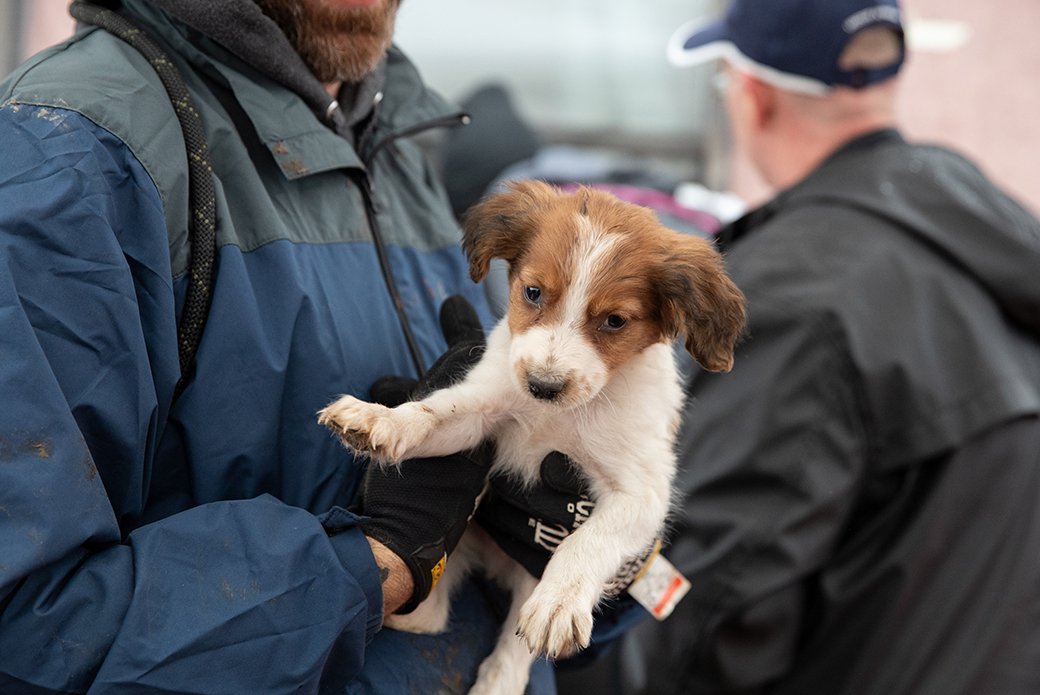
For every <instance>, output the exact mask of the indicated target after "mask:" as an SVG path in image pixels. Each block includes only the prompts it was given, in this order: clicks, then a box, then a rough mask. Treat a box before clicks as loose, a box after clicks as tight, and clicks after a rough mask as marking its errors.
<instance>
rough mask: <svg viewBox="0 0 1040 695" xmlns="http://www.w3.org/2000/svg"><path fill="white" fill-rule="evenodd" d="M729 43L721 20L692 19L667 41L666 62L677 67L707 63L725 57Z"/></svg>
mask: <svg viewBox="0 0 1040 695" xmlns="http://www.w3.org/2000/svg"><path fill="white" fill-rule="evenodd" d="M729 41H730V40H729V36H728V35H727V33H726V25H725V23H724V22H723V21H722V20H711V19H708V20H705V19H703V18H702V19H694V20H691V21H689V22H687V23H686V24H683V25H682V26H681V27H679V28H678V29H676V30H675V33H673V34H672V38H671V39H670V40H669V41H668V61H669V62H670V63H671V64H672V65H676V66H678V67H688V66H690V65H701V64H702V63H708V62H711V61H712V60H717V59H719V58H722V57H724V56H725V54H726V50H727V49H726V46H727V45H728V44H729Z"/></svg>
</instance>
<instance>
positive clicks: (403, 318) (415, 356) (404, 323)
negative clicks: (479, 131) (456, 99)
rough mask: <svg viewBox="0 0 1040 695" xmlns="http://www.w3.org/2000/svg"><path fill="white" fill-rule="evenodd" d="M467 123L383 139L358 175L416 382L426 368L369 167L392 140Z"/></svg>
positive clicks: (461, 118) (460, 120) (446, 122)
mask: <svg viewBox="0 0 1040 695" xmlns="http://www.w3.org/2000/svg"><path fill="white" fill-rule="evenodd" d="M468 123H469V115H467V114H455V115H452V116H446V117H444V118H439V119H437V120H434V121H427V122H425V123H420V124H419V125H417V126H413V127H412V128H408V129H407V130H402V131H401V132H399V133H393V134H391V135H389V136H387V137H386V138H384V139H383V140H381V141H380V142H379V143H378V144H377V145H376V146H375V147H373V148H372V151H371V152H369V153H368V156H367V157H366V158H365V160H364V163H365V171H364V172H363V173H362V179H363V182H362V185H361V197H362V199H363V200H364V203H365V217H366V218H367V219H368V228H369V229H370V230H371V232H372V242H373V245H374V246H375V249H376V258H377V259H378V260H379V270H380V272H381V273H382V274H383V281H384V282H385V283H386V289H387V291H388V292H389V293H390V300H391V301H392V302H393V304H394V311H395V312H396V313H397V320H398V322H399V323H400V324H401V331H402V332H403V333H404V341H405V344H406V345H407V346H408V354H409V355H410V356H411V358H412V365H413V366H414V367H415V373H416V376H417V377H418V378H422V376H423V374H425V373H426V366H425V364H424V363H423V358H422V353H421V352H420V351H419V343H418V341H417V340H416V339H415V333H414V332H413V331H412V326H411V324H410V323H409V321H408V315H407V314H406V313H405V310H404V302H403V301H401V293H400V291H399V290H398V289H397V282H396V281H395V280H394V273H393V271H392V270H391V268H390V259H389V258H388V257H387V254H386V242H384V241H383V234H382V232H381V231H380V228H379V219H378V217H377V215H376V213H377V209H376V201H375V198H374V195H373V191H372V176H371V171H372V169H371V165H372V161H373V160H374V159H375V156H376V154H378V153H379V151H380V150H382V149H384V148H385V147H386V146H387V145H389V144H390V143H391V142H393V141H394V140H397V139H399V138H406V137H410V136H412V135H416V134H417V133H421V132H422V131H424V130H430V129H432V128H438V127H442V126H457V125H466V124H468Z"/></svg>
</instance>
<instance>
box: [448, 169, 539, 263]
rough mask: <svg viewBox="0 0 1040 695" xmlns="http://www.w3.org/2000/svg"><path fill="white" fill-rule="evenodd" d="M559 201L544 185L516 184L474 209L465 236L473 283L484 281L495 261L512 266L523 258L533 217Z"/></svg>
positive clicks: (516, 182)
mask: <svg viewBox="0 0 1040 695" xmlns="http://www.w3.org/2000/svg"><path fill="white" fill-rule="evenodd" d="M557 197H559V193H558V192H557V191H556V189H555V188H553V187H552V186H549V185H548V184H545V183H542V182H541V181H513V182H511V183H508V184H506V186H505V191H503V192H502V193H493V194H491V195H489V196H487V197H485V198H484V199H483V200H481V201H480V202H479V203H477V204H476V205H474V206H473V207H472V208H470V209H469V211H468V212H467V213H466V219H465V222H464V223H463V235H462V250H463V251H465V252H466V257H467V258H468V259H469V276H470V279H472V280H473V282H480V281H481V280H483V279H484V276H485V275H487V273H488V268H489V267H490V265H491V259H492V258H504V259H505V260H507V261H509V262H510V263H512V262H513V261H514V260H515V259H516V258H517V257H519V256H520V254H521V253H523V251H524V249H525V248H526V247H527V240H528V239H529V237H530V236H531V233H532V232H533V231H534V226H533V224H532V222H531V216H532V215H533V214H534V213H536V212H537V211H538V210H541V209H542V208H544V207H546V206H547V205H548V204H549V203H550V202H551V201H553V200H555V199H556V198H557Z"/></svg>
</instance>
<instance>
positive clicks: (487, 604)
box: [0, 0, 551, 694]
mask: <svg viewBox="0 0 1040 695" xmlns="http://www.w3.org/2000/svg"><path fill="white" fill-rule="evenodd" d="M124 12H125V13H126V14H128V15H130V16H132V17H133V18H134V19H136V20H137V21H138V22H140V23H143V24H145V25H147V26H148V27H149V28H150V30H151V31H153V32H155V33H156V34H158V35H159V36H161V37H162V39H163V40H164V41H165V42H166V43H167V44H168V45H169V46H170V47H171V48H172V49H173V55H174V60H175V62H176V64H177V67H178V68H180V70H181V72H182V73H183V75H184V77H185V81H186V83H187V84H188V87H189V89H190V91H191V92H192V94H193V97H194V98H195V101H196V104H197V107H198V111H199V114H200V117H201V119H202V122H203V124H204V127H205V131H206V137H207V139H208V141H209V145H210V150H211V156H212V164H213V174H214V182H215V185H216V191H217V237H218V246H219V250H218V261H217V263H218V267H217V276H216V284H215V289H214V294H213V302H212V309H211V312H210V315H209V322H208V325H207V327H206V330H205V333H204V335H203V337H202V341H201V345H200V347H199V349H198V353H197V356H196V359H197V373H196V376H195V378H194V380H193V381H192V382H191V383H190V385H189V386H188V387H187V389H186V390H185V392H184V393H183V395H182V396H181V397H180V398H179V400H177V401H176V403H174V404H173V406H172V407H171V401H172V394H173V389H174V385H175V383H176V381H177V379H178V377H179V374H180V372H179V366H178V354H177V321H178V318H179V315H180V311H181V309H182V306H183V302H184V295H185V287H186V282H187V280H186V274H185V273H186V268H187V265H188V258H189V253H190V250H189V248H188V243H187V216H188V209H189V206H188V200H187V178H186V177H187V165H186V155H185V148H184V143H183V140H182V137H181V133H180V129H179V126H178V124H177V121H176V118H175V116H174V112H173V110H172V107H171V105H170V101H169V98H168V97H167V95H166V93H165V92H164V91H163V89H162V87H161V84H160V83H159V81H158V78H157V77H156V75H155V73H154V72H153V70H152V68H151V67H149V65H148V64H147V63H146V62H145V61H144V59H143V58H142V57H141V56H140V55H139V54H137V53H136V52H135V51H134V50H133V49H132V48H130V47H129V46H127V45H126V44H124V43H123V42H121V41H120V40H118V39H116V38H114V37H112V36H110V35H108V34H107V33H105V32H104V31H99V30H94V29H85V30H81V31H80V32H78V33H77V34H76V35H75V37H73V38H72V39H70V40H69V41H67V42H65V43H64V44H62V45H60V46H57V47H55V48H53V49H50V50H47V51H45V52H43V53H41V54H40V55H38V56H36V57H34V58H33V59H31V60H30V61H29V62H28V63H27V64H25V65H24V66H22V67H21V68H19V69H18V71H16V72H15V73H14V74H13V75H12V76H10V77H9V78H8V79H7V80H6V81H5V82H3V83H2V85H0V143H2V146H0V692H3V693H5V694H7V693H66V692H70V693H82V692H87V691H88V690H89V692H91V693H136V692H176V693H214V694H216V693H225V694H228V693H230V694H234V693H250V694H266V693H281V692H286V693H288V692H292V693H312V692H344V689H346V690H347V691H349V692H359V691H361V690H366V691H367V690H380V691H385V692H404V691H410V689H413V688H414V689H418V690H419V691H424V692H430V691H433V690H434V687H433V685H431V683H436V684H437V686H438V687H439V686H440V684H441V683H442V682H450V683H456V684H459V687H463V688H464V687H465V684H466V683H468V682H469V681H470V680H471V679H472V677H473V673H474V670H475V666H476V664H477V663H479V660H480V659H481V658H482V656H483V655H484V654H485V653H487V651H489V650H490V648H491V646H492V644H493V641H494V638H495V635H496V631H497V625H496V622H495V619H494V618H493V615H494V612H495V608H496V607H495V605H494V601H493V600H492V599H490V598H487V597H486V596H485V594H483V593H480V592H478V591H476V590H475V589H474V588H473V587H472V586H471V587H469V588H467V589H466V590H465V593H464V595H463V600H462V601H461V606H462V607H461V608H460V610H459V614H458V615H457V616H456V620H455V622H454V623H453V626H454V627H453V631H452V633H451V634H449V635H448V636H446V637H439V638H428V637H418V636H413V635H404V634H401V633H393V632H391V631H384V632H379V633H378V634H377V631H378V630H379V627H380V623H381V609H382V594H381V589H380V585H379V580H378V577H377V572H376V568H375V565H374V562H373V560H372V557H371V553H370V551H369V549H368V545H367V542H366V541H365V539H364V537H363V536H362V534H361V533H360V531H358V530H357V529H356V528H352V529H351V530H350V531H348V532H346V533H342V534H341V535H337V536H335V537H333V538H331V539H330V538H328V537H327V535H326V532H325V527H328V526H348V527H351V526H352V525H353V523H354V521H355V517H354V516H353V515H351V514H350V513H348V512H346V511H344V509H343V508H344V507H346V506H347V505H348V504H349V503H350V501H351V500H352V498H353V496H354V492H355V489H356V487H357V484H358V478H359V469H358V467H356V466H354V465H353V462H352V461H351V460H350V458H349V456H348V454H347V452H346V451H345V450H344V449H343V448H342V447H341V446H340V445H339V444H338V443H337V441H336V440H335V439H334V438H332V437H331V436H329V433H328V432H327V431H325V430H324V429H323V428H322V427H320V426H319V425H318V424H317V422H316V418H315V413H316V411H318V410H319V409H320V408H322V407H323V406H324V405H326V404H327V403H329V402H330V401H331V400H332V399H334V398H335V397H336V396H337V395H339V394H343V393H351V394H355V395H358V396H360V397H365V396H366V395H367V392H368V388H369V385H370V384H371V383H372V381H373V380H374V379H376V378H377V377H379V376H381V375H383V374H390V373H394V374H410V373H412V371H413V367H412V362H411V360H410V359H409V355H408V351H407V349H406V345H405V342H404V339H403V335H402V331H401V327H400V325H399V323H398V320H397V317H396V314H395V307H394V305H393V303H392V302H391V300H390V297H389V295H388V292H387V288H386V285H385V283H384V279H383V277H382V275H381V273H380V266H379V263H378V261H377V257H376V251H375V249H374V246H373V242H372V228H373V223H375V224H376V225H377V226H378V228H379V229H381V230H382V232H383V235H384V240H385V242H386V244H387V253H388V258H389V265H390V267H391V269H392V272H393V274H394V276H395V277H396V279H397V284H398V286H399V288H400V293H401V299H402V303H403V306H404V311H405V312H406V313H407V316H408V318H409V320H410V323H411V325H412V327H413V330H414V332H415V335H416V340H417V342H418V344H419V347H420V349H421V352H422V354H423V356H424V358H425V360H426V361H427V364H429V363H430V362H432V361H433V360H434V359H435V358H436V356H437V355H439V354H440V353H441V351H442V350H443V349H444V347H445V346H444V344H443V339H442V337H441V335H440V330H439V328H438V326H437V322H436V316H437V310H438V308H439V305H440V303H441V302H442V300H443V299H444V298H445V297H447V296H448V295H451V294H454V293H462V294H464V295H466V296H467V297H468V298H469V299H470V300H471V301H472V302H473V303H474V304H475V305H476V306H477V307H478V309H479V311H480V312H481V314H482V317H483V318H484V319H485V320H486V321H487V322H490V321H491V320H492V319H491V316H490V314H489V312H488V310H487V308H486V305H485V304H484V301H483V297H482V295H481V293H480V290H479V288H478V287H477V286H475V285H473V284H472V283H470V282H469V281H468V279H467V278H466V271H467V267H466V263H465V260H464V258H463V256H462V254H461V252H460V248H459V246H458V229H457V226H456V223H455V221H454V219H453V217H452V214H451V210H450V208H449V206H448V205H447V203H446V202H445V199H444V195H443V192H442V190H441V187H440V185H439V183H438V182H437V179H436V177H435V176H434V174H433V172H432V171H431V170H430V167H429V166H428V164H427V163H426V160H425V159H424V157H423V156H422V154H421V151H420V150H419V148H418V147H417V146H416V145H415V144H413V143H411V142H409V141H408V140H407V139H405V138H404V137H402V136H403V135H405V134H408V133H411V132H415V131H417V130H422V129H424V128H426V127H430V126H433V125H437V124H444V123H449V122H452V121H455V120H458V118H459V114H458V113H457V112H456V111H455V110H453V109H452V108H451V107H450V106H448V105H447V104H445V103H444V102H443V101H441V100H440V99H439V98H438V97H437V96H436V95H434V94H432V93H430V92H428V91H427V90H426V89H425V88H424V87H423V86H422V84H421V82H420V80H419V78H418V75H417V73H416V72H415V70H414V68H412V66H411V65H410V64H409V63H408V61H407V60H406V59H405V58H404V57H403V56H402V55H401V54H400V53H399V52H397V51H396V50H393V51H391V54H390V56H389V63H388V66H387V78H386V89H385V98H384V99H383V101H382V102H381V104H380V106H379V109H378V111H377V112H376V123H375V127H374V130H373V131H372V137H371V138H370V139H369V140H368V141H367V146H366V147H365V148H362V151H361V152H356V151H355V150H354V149H353V147H352V146H351V145H350V143H349V142H348V141H347V140H345V139H344V138H341V137H339V136H337V135H335V134H334V133H333V132H332V131H331V130H330V129H329V128H328V127H326V125H325V124H323V123H322V122H320V120H319V119H318V118H317V117H316V116H315V115H314V113H313V112H312V111H311V109H310V108H308V107H307V105H306V104H305V103H304V102H303V101H302V100H301V99H300V97H298V96H297V95H296V94H295V93H294V92H292V91H290V90H288V89H286V88H284V87H282V86H280V85H279V84H277V83H275V82H274V81H272V80H270V79H268V78H266V77H264V76H263V75H262V74H259V73H258V72H257V71H255V70H253V69H251V68H250V66H249V65H247V64H245V63H244V62H243V61H241V60H238V59H237V58H236V57H235V56H233V55H231V54H230V53H228V52H227V51H226V50H224V49H223V48H221V47H220V46H219V45H217V44H216V43H214V42H212V41H210V40H209V39H207V38H206V37H205V36H203V35H201V34H199V33H198V32H196V31H194V30H193V29H191V28H189V27H188V26H186V25H184V24H182V23H180V22H177V21H175V20H172V19H171V18H170V17H168V16H167V15H165V14H163V13H162V12H160V11H159V10H157V9H155V8H154V7H152V6H151V5H148V4H146V3H143V2H140V1H135V0H127V2H125V3H124ZM362 186H370V187H371V192H372V193H371V195H372V199H373V201H374V204H373V206H372V207H373V209H372V210H371V211H370V213H368V214H366V210H365V205H364V204H363V200H362V189H361V187H362ZM366 645H368V646H367V648H366ZM543 676H544V673H543ZM535 682H536V683H538V682H540V683H541V684H542V686H543V687H546V686H548V683H547V681H546V680H545V678H544V677H543V678H542V679H541V680H539V679H538V678H537V677H536V679H535ZM348 683H349V685H348ZM549 687H551V686H549Z"/></svg>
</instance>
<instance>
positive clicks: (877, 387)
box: [628, 131, 1040, 695]
mask: <svg viewBox="0 0 1040 695" xmlns="http://www.w3.org/2000/svg"><path fill="white" fill-rule="evenodd" d="M720 241H721V244H722V246H723V248H724V249H725V250H726V251H727V252H728V266H729V270H730V272H731V274H732V277H733V279H734V280H735V281H736V282H737V284H738V285H739V286H740V287H741V289H742V290H743V291H744V292H745V293H746V295H747V298H748V302H749V307H750V314H749V316H750V318H749V322H750V336H749V338H748V339H747V340H746V341H745V342H744V343H743V344H742V345H741V346H740V348H739V349H738V354H737V359H736V366H735V367H734V369H733V371H732V372H730V373H728V374H708V373H704V372H701V373H698V374H696V375H695V376H694V379H693V381H692V384H691V402H690V404H689V407H688V412H687V417H686V422H685V429H684V431H683V434H682V443H681V445H682V454H683V461H684V462H683V470H682V473H681V475H680V485H681V487H682V493H683V498H682V504H681V506H680V508H679V513H678V514H677V519H676V524H675V528H674V531H675V536H674V541H673V545H672V549H671V551H670V553H669V556H670V558H671V559H672V561H673V562H674V563H675V564H676V565H677V566H678V567H679V568H680V569H681V570H682V571H683V572H684V573H685V574H686V575H687V576H688V577H689V578H690V580H691V582H692V584H693V588H692V590H691V593H690V595H688V596H687V598H686V599H684V600H683V602H682V603H681V604H680V605H679V606H678V608H677V610H676V613H675V614H674V615H673V617H672V618H671V619H670V620H669V621H667V622H665V623H663V624H660V625H647V626H645V627H644V628H643V629H642V631H641V632H640V633H639V634H636V635H633V636H632V637H631V638H630V642H629V644H628V649H629V654H630V655H632V654H635V655H636V656H637V657H638V658H637V659H636V660H635V661H636V662H637V663H638V662H639V661H640V660H642V661H643V669H642V670H640V669H639V668H636V669H635V671H636V672H635V673H631V674H630V675H631V676H632V678H633V679H634V680H635V681H636V682H637V683H639V682H640V681H642V684H643V686H644V689H645V692H652V693H656V694H661V693H676V692H682V693H700V692H725V691H739V692H759V691H761V692H771V693H812V694H813V695H822V694H825V693H877V694H879V695H881V694H883V695H899V694H902V693H914V694H924V693H935V694H940V693H941V694H942V695H955V694H958V693H999V694H1002V695H1008V694H1011V693H1036V692H1040V421H1038V419H1037V418H1038V414H1040V342H1038V336H1040V224H1038V222H1037V220H1036V219H1034V218H1033V217H1032V216H1031V215H1030V214H1028V213H1027V212H1026V211H1025V210H1023V209H1022V208H1021V207H1020V206H1019V205H1018V204H1016V203H1015V202H1013V201H1012V200H1010V199H1009V198H1008V197H1007V196H1005V195H1004V194H1003V193H1001V192H1000V191H999V190H997V189H996V188H995V187H994V186H993V185H992V184H990V183H989V182H988V181H987V180H986V179H985V177H984V176H983V175H982V174H981V173H980V172H979V171H978V170H977V169H976V168H975V167H974V166H973V165H972V164H971V163H969V162H968V161H966V160H965V159H963V158H962V157H960V156H958V155H956V154H953V153H951V152H950V151H948V150H945V149H942V148H938V147H926V146H917V145H909V144H907V143H906V142H905V141H903V139H902V138H901V137H900V136H899V135H898V133H896V132H895V131H881V132H877V133H873V134H870V135H868V136H866V137H864V138H860V139H859V140H857V141H855V142H853V143H851V144H849V145H847V146H846V147H844V148H843V149H842V150H841V151H839V152H838V153H836V154H835V155H833V156H832V157H831V158H829V159H828V160H827V161H826V162H825V163H823V164H822V165H821V166H820V167H818V168H817V170H816V171H814V172H813V173H812V174H810V175H809V176H808V177H807V178H806V179H805V180H803V181H802V182H801V183H799V184H798V185H796V186H794V187H793V188H791V189H789V190H787V191H785V192H784V193H782V194H781V195H779V196H778V197H777V198H776V199H775V200H774V201H772V202H771V203H769V204H767V205H766V206H764V207H763V208H760V209H758V210H756V211H754V212H752V213H750V214H749V215H747V216H746V217H744V218H742V219H741V220H738V221H737V222H736V223H735V224H734V225H733V226H732V227H730V228H728V229H727V230H724V232H723V234H722V235H721V237H720ZM635 645H638V647H636V646H635Z"/></svg>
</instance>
